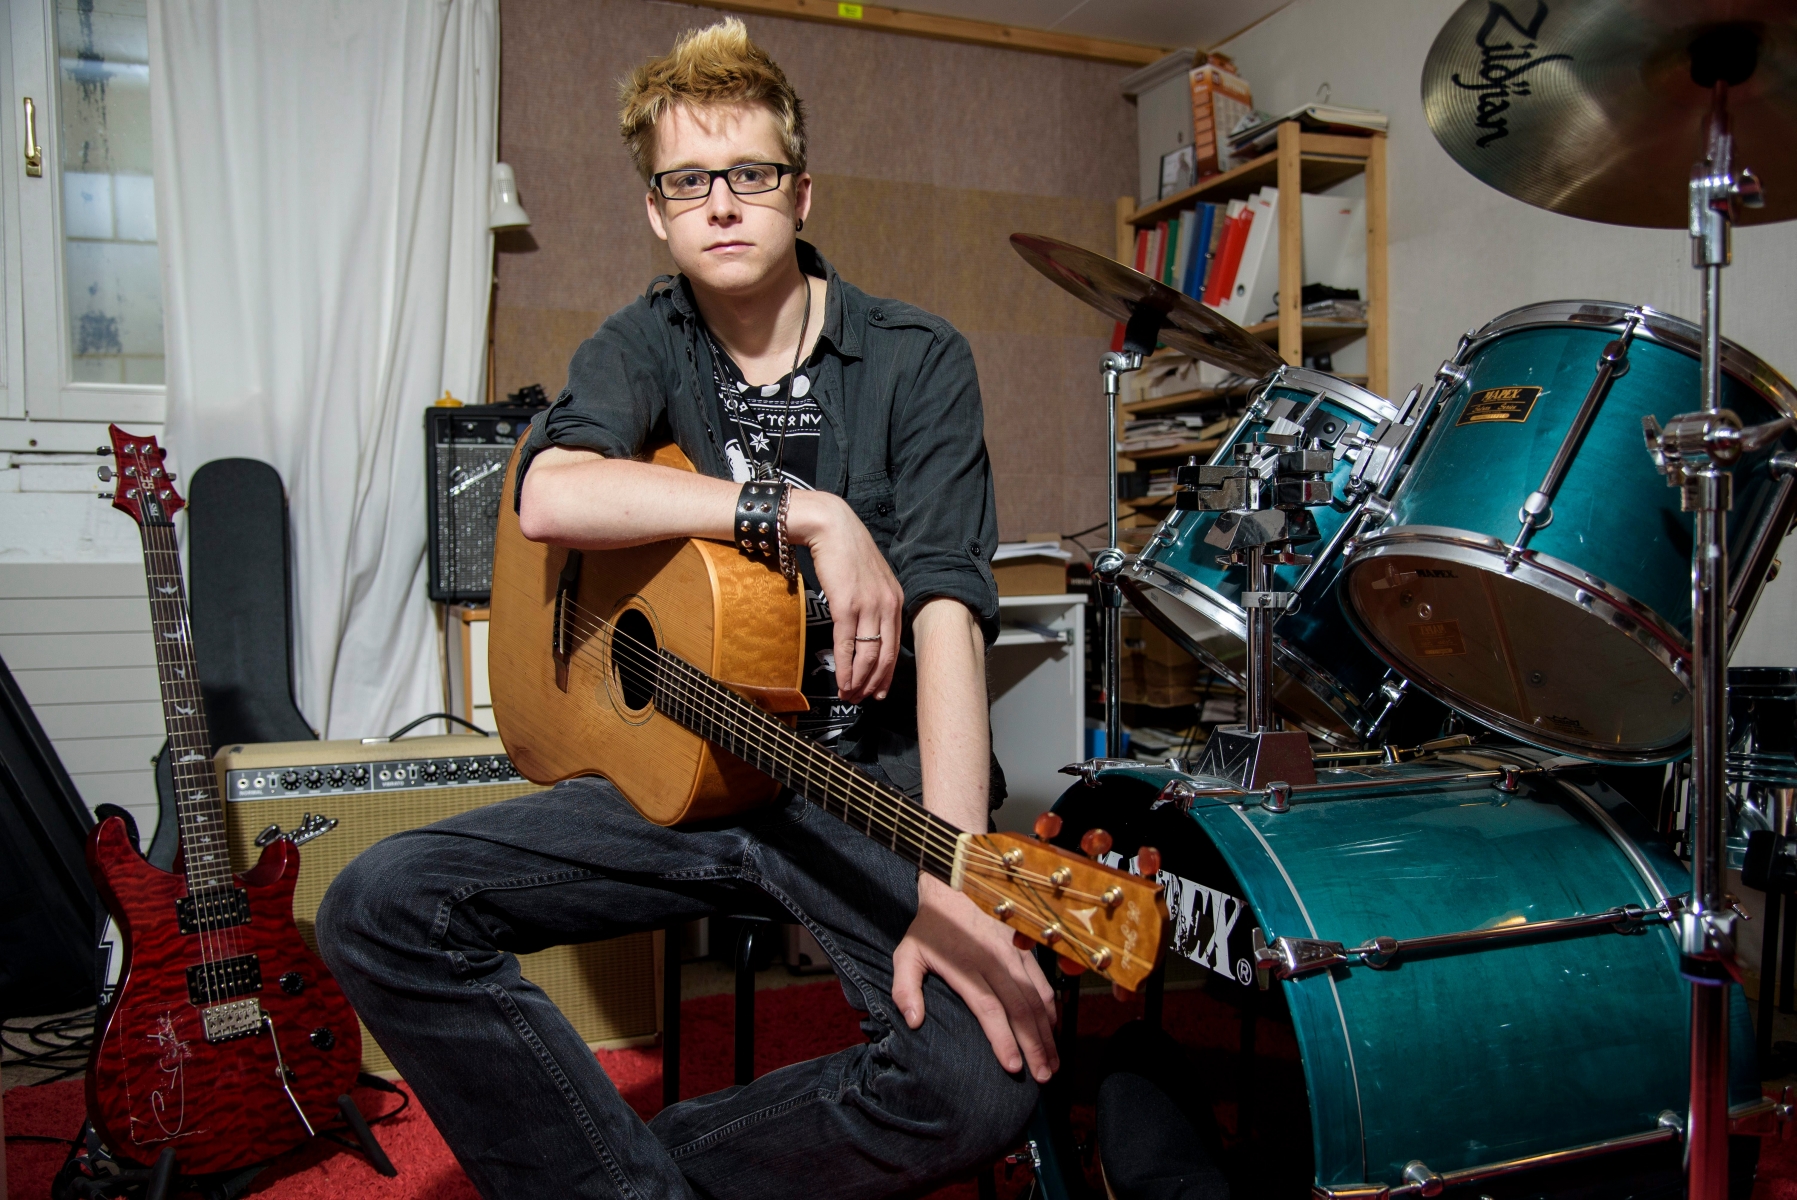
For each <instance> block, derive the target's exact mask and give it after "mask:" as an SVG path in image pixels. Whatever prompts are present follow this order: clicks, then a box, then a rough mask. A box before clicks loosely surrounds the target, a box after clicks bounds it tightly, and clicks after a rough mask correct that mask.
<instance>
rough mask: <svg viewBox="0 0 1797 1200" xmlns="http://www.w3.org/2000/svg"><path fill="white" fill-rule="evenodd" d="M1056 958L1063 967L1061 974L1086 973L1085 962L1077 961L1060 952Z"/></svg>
mask: <svg viewBox="0 0 1797 1200" xmlns="http://www.w3.org/2000/svg"><path fill="white" fill-rule="evenodd" d="M1055 958H1056V960H1057V962H1058V964H1059V966H1060V968H1061V974H1063V975H1084V974H1085V973H1086V964H1085V963H1082V962H1076V961H1075V960H1073V959H1071V958H1068V957H1067V956H1066V955H1064V954H1058V955H1056V956H1055Z"/></svg>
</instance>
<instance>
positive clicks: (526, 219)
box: [487, 163, 530, 229]
mask: <svg viewBox="0 0 1797 1200" xmlns="http://www.w3.org/2000/svg"><path fill="white" fill-rule="evenodd" d="M488 190H489V193H490V196H489V201H488V202H489V203H490V204H491V206H492V215H491V217H489V218H488V220H487V227H488V228H489V229H521V228H523V227H524V226H526V225H528V224H530V214H529V213H527V212H525V211H524V206H523V205H522V204H519V203H518V179H517V176H515V175H513V174H512V168H511V166H510V164H508V163H494V164H493V183H492V186H491V187H490V188H489V189H488Z"/></svg>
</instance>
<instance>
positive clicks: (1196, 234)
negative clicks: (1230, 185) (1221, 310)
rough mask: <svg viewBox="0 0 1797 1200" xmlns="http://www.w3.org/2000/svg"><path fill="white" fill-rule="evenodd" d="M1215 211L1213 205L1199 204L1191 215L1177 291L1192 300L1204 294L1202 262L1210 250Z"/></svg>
mask: <svg viewBox="0 0 1797 1200" xmlns="http://www.w3.org/2000/svg"><path fill="white" fill-rule="evenodd" d="M1216 211H1217V206H1216V205H1214V204H1200V205H1199V206H1198V207H1197V208H1195V209H1193V210H1192V213H1191V217H1192V236H1191V237H1190V238H1189V239H1188V240H1187V243H1186V262H1185V268H1184V270H1182V271H1181V272H1180V275H1179V290H1180V291H1182V292H1184V293H1185V294H1186V295H1188V296H1190V297H1192V298H1193V299H1197V298H1198V297H1199V296H1201V295H1203V294H1204V293H1203V287H1204V260H1205V259H1206V258H1207V257H1208V252H1209V250H1210V233H1211V223H1212V220H1213V218H1214V217H1215V215H1216Z"/></svg>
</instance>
